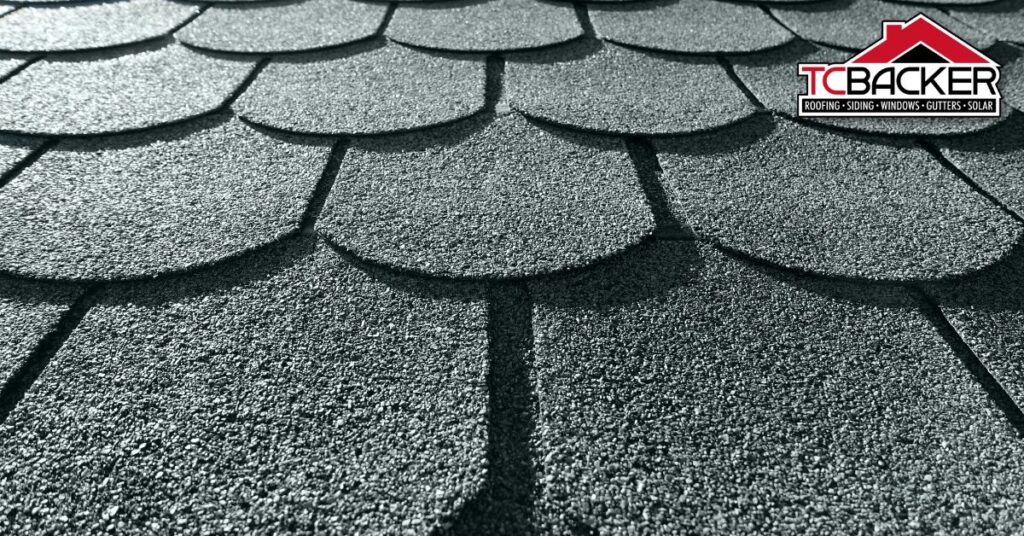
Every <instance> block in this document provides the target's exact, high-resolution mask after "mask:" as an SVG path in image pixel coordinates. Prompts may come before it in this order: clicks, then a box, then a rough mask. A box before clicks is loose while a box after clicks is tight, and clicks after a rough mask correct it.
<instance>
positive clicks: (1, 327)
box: [0, 279, 82, 388]
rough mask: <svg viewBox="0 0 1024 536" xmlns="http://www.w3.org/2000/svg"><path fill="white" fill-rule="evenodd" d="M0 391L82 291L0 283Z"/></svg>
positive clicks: (12, 281) (67, 287) (10, 281)
mask: <svg viewBox="0 0 1024 536" xmlns="http://www.w3.org/2000/svg"><path fill="white" fill-rule="evenodd" d="M0 288H2V290H0V388H4V387H6V386H7V384H8V382H10V381H11V380H12V379H13V377H14V373H15V372H16V371H17V370H18V369H19V368H21V367H22V366H23V365H24V364H25V362H26V360H27V359H29V357H30V356H31V354H32V352H33V351H35V349H36V348H37V347H38V346H39V345H40V343H41V342H42V341H43V338H44V337H46V335H47V334H49V333H50V332H51V331H53V330H54V328H56V327H57V324H58V322H59V321H60V317H61V315H62V314H64V313H65V312H67V310H68V309H69V308H70V306H71V303H72V302H73V301H74V300H75V299H76V298H78V296H80V295H81V293H82V290H81V289H79V288H74V287H70V286H60V287H52V286H46V285H41V284H37V283H26V282H23V281H15V280H10V279H4V280H2V281H0Z"/></svg>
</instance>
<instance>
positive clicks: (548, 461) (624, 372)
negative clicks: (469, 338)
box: [532, 243, 1024, 535]
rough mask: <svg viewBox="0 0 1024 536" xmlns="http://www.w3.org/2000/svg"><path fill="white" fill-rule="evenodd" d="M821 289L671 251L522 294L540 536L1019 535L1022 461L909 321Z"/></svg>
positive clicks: (969, 383) (973, 391)
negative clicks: (534, 410)
mask: <svg viewBox="0 0 1024 536" xmlns="http://www.w3.org/2000/svg"><path fill="white" fill-rule="evenodd" d="M666 272H667V273H666ZM822 287H824V288H820V289H814V290H813V291H812V289H807V288H800V287H799V286H798V285H797V284H796V283H795V282H793V281H790V280H782V281H779V280H774V279H773V278H770V277H768V276H767V275H765V274H760V273H757V272H755V271H754V270H751V269H750V268H747V267H745V266H743V265H741V264H740V263H737V262H736V261H733V260H729V259H725V258H723V257H722V256H721V255H719V254H718V253H717V252H715V251H713V250H711V249H710V248H706V247H703V246H693V245H691V244H689V243H682V244H680V243H675V244H664V243H662V244H657V245H655V246H654V247H653V248H652V250H651V251H649V252H647V253H646V254H645V255H637V256H634V257H632V258H630V259H628V260H626V261H624V262H622V263H621V264H619V265H617V266H616V267H614V268H609V270H608V271H607V272H603V273H600V274H594V275H593V276H590V277H580V278H578V279H575V280H571V281H569V282H566V283H562V284H550V285H536V286H534V287H533V289H532V292H533V296H534V298H535V300H537V301H539V302H540V303H538V304H537V305H536V306H535V319H534V333H535V343H534V344H535V345H534V347H535V353H536V356H535V367H536V385H537V397H538V400H539V405H540V411H539V415H538V418H537V431H538V449H539V452H538V458H539V459H541V460H543V461H542V462H541V465H540V471H541V474H540V481H541V482H543V485H542V486H541V488H540V489H541V493H542V496H541V497H540V498H539V499H538V501H537V502H538V517H539V520H540V523H541V525H542V526H543V527H544V529H545V530H546V531H548V532H550V533H565V534H568V533H575V534H589V533H597V532H598V531H600V533H601V534H613V535H619V534H622V535H625V534H661V533H664V534H686V533H698V532H700V533H706V534H741V533H742V534H751V533H754V534H794V533H801V534H802V533H821V534H855V533H865V532H866V533H871V532H880V533H892V534H911V533H913V534H916V533H922V534H927V533H933V532H935V533H939V532H943V531H944V532H946V533H957V532H963V533H967V534H983V533H990V532H1003V531H1009V532H1013V531H1015V530H1021V529H1024V526H1022V525H1021V519H1022V515H1024V511H1022V508H1021V503H1020V501H1019V500H1018V498H1019V496H1020V493H1022V492H1024V490H1022V489H1021V484H1020V482H1021V477H1022V476H1024V467H1022V464H1021V460H1022V459H1024V444H1022V443H1021V441H1020V438H1019V437H1017V436H1016V434H1014V433H1013V431H1012V429H1011V428H1010V427H1009V425H1008V424H1007V423H1006V422H1005V419H1004V418H1003V416H1002V414H1001V413H1000V411H999V410H997V409H996V408H995V407H994V406H993V404H991V402H989V401H988V400H987V399H986V396H985V392H984V391H983V390H982V388H981V387H980V386H978V385H977V384H976V383H975V381H974V379H973V378H972V377H971V375H970V373H968V372H967V371H966V370H965V369H964V368H963V366H962V365H961V363H960V361H959V360H958V359H957V357H956V356H955V355H953V354H952V352H951V351H950V350H949V348H948V347H947V346H946V344H945V343H944V341H943V340H942V338H941V337H940V336H939V334H938V333H937V332H936V331H935V330H934V329H933V327H932V326H931V325H930V324H929V322H928V321H927V320H925V319H924V318H923V317H922V316H921V315H920V314H919V313H918V311H917V308H916V306H915V304H913V303H911V302H908V301H902V302H901V301H900V300H899V299H898V296H893V295H890V294H887V293H884V292H882V291H879V292H871V291H862V292H858V293H857V295H856V298H843V299H836V298H834V297H832V296H830V295H829V294H828V290H829V289H828V287H827V286H826V285H822ZM877 303H885V305H876V304H877Z"/></svg>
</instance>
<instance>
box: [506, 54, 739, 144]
mask: <svg viewBox="0 0 1024 536" xmlns="http://www.w3.org/2000/svg"><path fill="white" fill-rule="evenodd" d="M556 54H557V53H555V52H545V53H535V54H523V55H522V56H514V57H512V58H511V59H512V61H510V62H509V63H508V64H507V66H506V80H507V82H506V84H507V98H508V101H509V104H510V105H511V106H512V107H513V108H515V109H517V110H519V111H521V112H523V113H525V114H527V115H530V116H533V117H537V118H540V119H544V120H547V121H551V122H553V123H558V124H562V125H570V126H573V127H577V128H581V129H584V130H593V131H597V132H619V133H625V134H675V133H687V132H694V131H700V130H708V129H711V128H715V127H719V126H722V125H726V124H729V123H732V122H735V121H738V120H740V119H743V118H744V117H747V116H749V115H750V114H752V113H754V110H755V108H754V106H753V104H751V103H750V101H749V100H748V99H747V97H746V96H745V95H744V94H743V91H741V90H740V88H739V87H737V86H736V84H734V83H733V82H732V80H730V79H729V75H728V73H727V72H726V71H725V69H724V68H723V67H722V66H721V65H719V64H718V63H717V62H716V61H714V60H713V59H711V58H701V59H689V58H687V59H678V58H672V57H665V56H656V55H651V54H647V53H642V52H637V51H632V50H629V49H626V48H622V47H619V46H615V45H607V46H606V47H604V48H602V49H601V50H599V51H597V52H596V53H593V54H592V55H590V56H588V57H586V58H583V59H581V58H560V57H559V56H557V55H556Z"/></svg>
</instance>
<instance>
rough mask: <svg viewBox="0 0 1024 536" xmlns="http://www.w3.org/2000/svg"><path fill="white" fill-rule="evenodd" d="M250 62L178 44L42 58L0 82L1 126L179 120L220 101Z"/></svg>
mask: <svg viewBox="0 0 1024 536" xmlns="http://www.w3.org/2000/svg"><path fill="white" fill-rule="evenodd" d="M0 20H3V19H0ZM252 68H253V63H252V62H249V61H232V60H226V59H220V58H212V57H208V56H204V55H201V54H198V53H196V52H192V51H190V50H188V49H186V48H185V47H182V46H180V45H168V46H165V47H163V48H160V49H157V50H150V51H145V52H138V53H134V54H130V55H126V56H110V55H108V54H106V53H104V54H97V55H96V56H95V57H93V58H91V59H84V58H79V59H77V60H76V61H56V60H43V61H40V62H37V63H35V64H32V65H30V66H29V67H28V68H26V69H25V70H24V71H22V72H20V73H18V74H17V75H15V76H14V77H12V78H11V79H10V80H8V81H6V82H4V83H3V84H0V130H5V131H13V132H22V133H30V134H63V135H81V134H103V133H112V132H119V131H125V130H138V129H143V128H148V127H153V126H157V125H161V124H166V123H172V122H176V121H181V120H183V119H188V118H190V117H195V116H197V115H201V114H205V113H208V112H211V111H213V110H215V109H217V108H218V107H220V106H222V105H223V103H224V102H225V101H226V100H227V99H228V98H229V97H230V96H231V94H232V92H233V91H235V90H236V89H237V88H238V86H239V85H240V84H241V83H242V82H243V81H244V80H245V77H246V76H247V75H248V74H249V73H250V72H251V70H252Z"/></svg>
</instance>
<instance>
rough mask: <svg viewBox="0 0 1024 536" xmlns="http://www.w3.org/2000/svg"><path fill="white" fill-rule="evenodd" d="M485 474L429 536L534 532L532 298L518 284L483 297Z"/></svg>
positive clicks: (499, 287)
mask: <svg viewBox="0 0 1024 536" xmlns="http://www.w3.org/2000/svg"><path fill="white" fill-rule="evenodd" d="M487 339H488V351H487V358H488V371H487V392H488V403H487V468H488V469H487V476H486V479H485V481H484V484H483V486H482V487H481V489H480V491H479V492H478V493H477V495H476V496H475V497H473V498H472V499H470V500H469V501H468V502H467V503H466V505H465V506H464V507H463V508H462V510H460V511H459V513H458V514H457V515H456V516H455V518H454V519H452V520H451V522H450V523H449V524H447V527H446V528H439V529H438V530H435V531H434V532H433V533H432V535H433V536H442V535H443V536H463V535H474V534H532V533H534V531H535V530H536V527H535V525H534V521H535V520H534V512H533V506H534V501H535V500H536V495H537V460H536V449H535V446H534V444H533V435H534V429H535V428H536V414H537V404H538V402H537V394H536V391H535V388H534V385H533V379H532V372H531V368H532V366H533V300H532V299H531V297H530V291H529V289H528V288H527V287H526V286H525V285H522V284H515V285H491V286H490V288H489V290H488V299H487Z"/></svg>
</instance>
